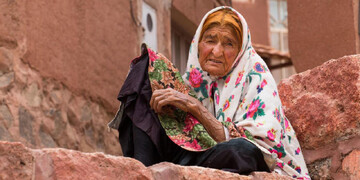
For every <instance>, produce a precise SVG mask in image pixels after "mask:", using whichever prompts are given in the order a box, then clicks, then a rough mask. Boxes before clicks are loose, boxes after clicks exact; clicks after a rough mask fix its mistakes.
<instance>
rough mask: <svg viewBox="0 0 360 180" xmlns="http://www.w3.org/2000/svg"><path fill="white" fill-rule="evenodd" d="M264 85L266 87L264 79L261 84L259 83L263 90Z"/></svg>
mask: <svg viewBox="0 0 360 180" xmlns="http://www.w3.org/2000/svg"><path fill="white" fill-rule="evenodd" d="M265 85H267V81H266V79H264V80H263V82H261V88H263V87H264V86H265Z"/></svg>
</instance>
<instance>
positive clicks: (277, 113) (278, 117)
mask: <svg viewBox="0 0 360 180" xmlns="http://www.w3.org/2000/svg"><path fill="white" fill-rule="evenodd" d="M273 114H274V117H275V118H276V119H277V120H278V121H279V122H280V111H279V109H278V108H276V109H275V111H274V112H273Z"/></svg>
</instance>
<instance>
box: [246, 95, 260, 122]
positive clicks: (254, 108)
mask: <svg viewBox="0 0 360 180" xmlns="http://www.w3.org/2000/svg"><path fill="white" fill-rule="evenodd" d="M259 105H260V100H259V99H257V100H255V101H253V102H251V104H250V106H249V110H248V112H247V113H246V114H247V117H251V118H252V117H253V116H254V114H255V112H256V111H257V110H258V108H259Z"/></svg>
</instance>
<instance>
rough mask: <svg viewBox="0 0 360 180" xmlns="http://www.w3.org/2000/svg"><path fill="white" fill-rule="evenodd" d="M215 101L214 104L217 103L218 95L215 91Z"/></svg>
mask: <svg viewBox="0 0 360 180" xmlns="http://www.w3.org/2000/svg"><path fill="white" fill-rule="evenodd" d="M215 102H216V104H219V96H218V94H217V93H215Z"/></svg>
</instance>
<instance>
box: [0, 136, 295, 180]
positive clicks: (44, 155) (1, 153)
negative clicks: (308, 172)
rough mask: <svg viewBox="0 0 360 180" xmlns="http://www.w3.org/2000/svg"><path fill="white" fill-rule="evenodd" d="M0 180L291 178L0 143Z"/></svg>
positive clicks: (260, 179)
mask: <svg viewBox="0 0 360 180" xmlns="http://www.w3.org/2000/svg"><path fill="white" fill-rule="evenodd" d="M0 160H1V163H0V179H35V180H52V179H141V180H143V179H144V180H153V179H156V180H163V179H166V180H167V179H171V180H177V179H181V180H191V179H204V180H217V179H230V180H231V179H234V180H251V179H256V180H267V179H278V180H287V179H291V178H290V177H287V176H282V175H278V174H275V173H266V172H254V173H252V174H251V175H249V176H243V175H239V174H236V173H230V172H226V171H221V170H218V169H211V168H203V167H197V166H180V165H175V164H172V163H168V162H163V163H159V164H156V165H153V166H150V167H145V166H144V165H143V164H142V163H141V162H139V161H137V160H135V159H132V158H126V157H121V156H112V155H106V154H103V153H84V152H80V151H74V150H67V149H61V148H48V149H29V148H26V147H25V146H24V145H22V144H21V143H9V142H5V141H0Z"/></svg>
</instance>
